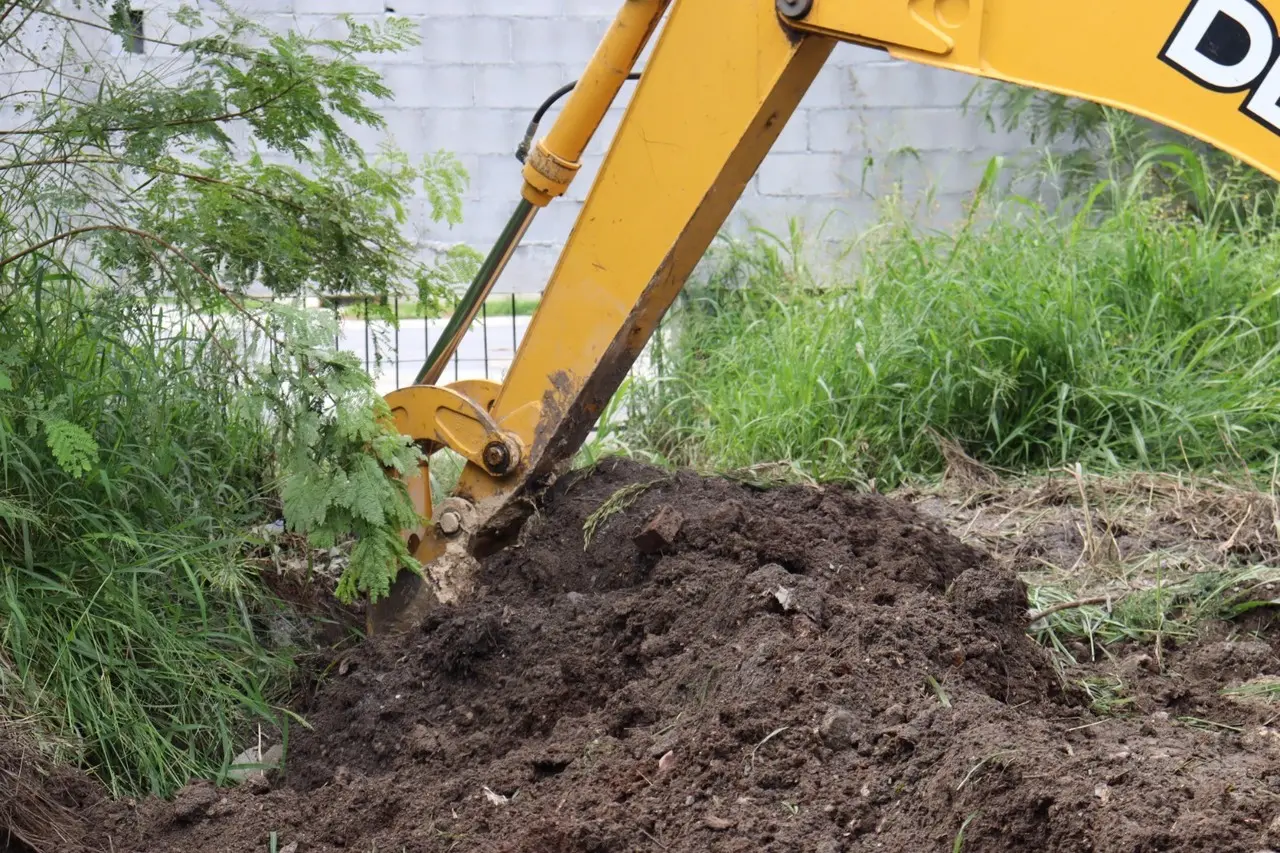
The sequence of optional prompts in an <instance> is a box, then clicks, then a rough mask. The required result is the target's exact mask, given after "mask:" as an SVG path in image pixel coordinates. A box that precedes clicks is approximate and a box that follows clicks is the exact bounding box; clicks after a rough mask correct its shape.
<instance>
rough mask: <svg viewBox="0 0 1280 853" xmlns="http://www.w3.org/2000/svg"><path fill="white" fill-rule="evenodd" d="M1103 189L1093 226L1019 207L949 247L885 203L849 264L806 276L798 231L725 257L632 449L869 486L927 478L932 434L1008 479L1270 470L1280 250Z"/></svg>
mask: <svg viewBox="0 0 1280 853" xmlns="http://www.w3.org/2000/svg"><path fill="white" fill-rule="evenodd" d="M1099 192H1100V193H1103V194H1108V195H1114V196H1117V197H1116V198H1112V199H1111V203H1109V204H1107V205H1106V206H1105V207H1104V208H1102V210H1103V212H1090V211H1091V208H1089V207H1085V208H1084V212H1082V213H1079V214H1077V215H1076V216H1075V217H1074V218H1072V217H1070V216H1067V215H1065V214H1054V213H1052V212H1050V211H1048V210H1046V209H1043V208H1041V207H1038V206H1036V205H1033V204H1030V203H1029V202H1026V201H1025V200H1021V199H1017V198H1013V197H1009V198H1005V199H1004V200H1003V201H1002V202H1001V203H1000V204H999V205H995V204H992V205H988V206H987V207H985V208H984V214H983V215H982V217H981V220H980V221H975V222H973V223H970V224H969V225H968V226H966V227H963V228H960V229H958V230H955V231H951V232H947V233H939V232H926V231H923V230H921V229H919V228H917V227H915V226H914V225H912V224H911V222H910V221H908V220H907V219H906V218H905V217H903V216H900V215H898V214H896V213H895V212H894V211H893V210H889V211H888V212H886V214H885V217H884V219H883V221H882V222H881V223H880V225H879V226H878V227H877V228H876V229H874V230H873V231H872V232H871V233H870V234H868V235H867V236H866V237H865V238H864V239H863V240H862V242H861V243H860V245H859V246H858V247H857V248H858V251H859V253H860V258H861V260H860V263H859V264H858V266H857V267H856V268H854V269H852V270H849V271H846V272H844V273H831V274H823V275H819V274H816V273H814V272H813V271H812V270H811V269H809V268H808V267H806V266H805V265H804V263H803V262H802V260H801V259H802V258H803V257H804V253H803V252H802V251H801V250H800V248H799V245H800V244H801V242H802V241H801V237H802V235H799V234H797V233H794V232H793V234H792V235H791V236H790V237H789V238H788V239H780V238H777V237H774V236H772V235H769V234H766V233H760V232H757V233H756V234H755V235H753V236H752V237H751V238H749V239H746V240H742V241H727V242H725V243H723V244H721V246H720V247H719V255H718V257H714V256H713V259H712V260H710V261H709V262H708V265H707V267H705V269H708V270H710V273H709V274H708V275H706V276H704V278H703V280H702V281H700V282H697V283H694V284H691V285H690V287H689V289H688V291H687V294H686V296H687V298H686V300H685V302H684V303H683V305H682V306H681V307H680V308H679V309H678V310H677V311H676V312H675V313H674V314H673V317H672V323H671V324H670V325H671V327H672V329H673V330H674V331H673V332H672V336H673V337H672V340H671V341H669V342H667V343H666V344H665V345H664V353H663V359H664V370H663V375H662V377H661V378H660V379H658V380H656V381H650V382H648V383H641V384H639V385H637V387H636V388H635V389H633V393H631V395H630V396H629V399H628V406H629V407H630V413H631V416H630V418H629V427H628V430H627V435H626V438H625V442H624V443H625V444H626V446H627V447H629V448H632V449H635V450H637V451H641V452H647V453H650V454H653V455H656V456H658V457H660V458H662V459H664V460H666V461H668V462H671V463H675V464H683V465H692V466H695V467H699V468H704V469H716V470H727V469H734V468H742V467H746V466H750V465H753V464H758V463H762V462H768V461H775V460H787V461H789V462H791V463H794V465H796V466H797V467H798V468H799V469H801V470H803V471H804V472H806V473H808V474H810V475H812V476H814V477H816V478H818V479H821V480H828V481H846V482H854V483H859V484H864V485H865V484H875V485H876V486H878V487H880V488H891V487H893V486H895V485H897V484H900V483H903V482H907V481H911V480H914V479H920V478H930V477H934V476H936V475H937V474H939V473H940V472H941V471H942V470H943V468H944V465H945V460H944V456H943V453H942V449H941V447H940V441H939V439H948V440H951V441H954V442H956V443H958V444H959V446H960V447H961V448H963V450H964V451H965V452H967V453H968V454H969V455H970V456H972V457H974V458H975V459H977V460H978V461H980V462H982V463H985V464H987V465H992V466H996V467H1000V468H1004V469H1010V470H1020V471H1043V470H1045V469H1047V468H1053V467H1057V466H1062V465H1065V464H1074V463H1077V462H1080V463H1083V464H1084V465H1085V467H1086V468H1088V469H1090V470H1093V471H1104V472H1105V471H1110V470H1121V469H1130V468H1141V469H1147V470H1214V469H1219V470H1231V471H1237V472H1238V471H1240V470H1242V469H1244V468H1246V467H1251V468H1254V469H1259V470H1268V469H1270V467H1271V466H1272V465H1273V464H1274V463H1275V460H1276V448H1277V446H1278V442H1277V439H1280V284H1278V282H1280V279H1278V278H1277V272H1278V271H1280V236H1278V235H1276V234H1274V233H1273V231H1272V229H1271V228H1270V223H1269V222H1268V221H1262V219H1261V218H1259V219H1257V220H1255V221H1254V222H1253V223H1252V226H1251V227H1250V228H1249V229H1248V230H1247V231H1246V232H1243V233H1242V232H1241V231H1240V230H1239V229H1233V230H1232V231H1230V232H1227V231H1223V230H1218V229H1216V228H1215V227H1213V226H1212V225H1208V224H1204V223H1203V222H1200V221H1198V220H1194V219H1190V218H1187V217H1176V216H1173V215H1171V214H1170V207H1169V206H1168V205H1167V204H1163V203H1162V202H1161V200H1159V199H1143V198H1140V197H1139V195H1138V194H1137V193H1134V192H1132V191H1131V190H1130V189H1128V188H1117V187H1114V186H1112V187H1103V188H1100V190H1099ZM1088 201H1089V200H1087V199H1086V200H1083V201H1082V202H1081V203H1087V202H1088ZM1076 209H1080V204H1077V205H1076Z"/></svg>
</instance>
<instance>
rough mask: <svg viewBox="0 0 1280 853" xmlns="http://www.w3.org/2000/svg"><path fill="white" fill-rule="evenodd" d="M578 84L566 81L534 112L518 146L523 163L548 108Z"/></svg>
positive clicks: (636, 76)
mask: <svg viewBox="0 0 1280 853" xmlns="http://www.w3.org/2000/svg"><path fill="white" fill-rule="evenodd" d="M627 79H628V80H639V79H640V72H639V71H633V72H632V73H630V74H628V75H627ZM577 85H578V81H577V80H574V81H573V82H572V83H566V84H565V85H563V86H561V87H560V88H559V89H556V90H555V91H554V92H552V93H551V96H550V97H549V98H547V99H546V100H545V101H543V102H542V106H540V107H538V109H537V112H535V113H534V114H533V118H532V119H530V121H529V127H528V128H526V129H525V132H524V139H523V140H521V142H520V145H519V146H517V148H516V159H517V160H519V161H520V162H521V163H523V162H524V161H525V160H528V159H529V149H530V148H532V147H533V138H534V137H535V136H537V135H538V125H539V124H541V123H542V119H543V118H544V117H545V116H546V114H547V110H549V109H551V108H552V107H553V106H555V103H556V101H558V100H560V99H561V98H563V97H564V96H565V95H567V94H569V93H570V92H572V91H573V90H574V88H575V87H576V86H577Z"/></svg>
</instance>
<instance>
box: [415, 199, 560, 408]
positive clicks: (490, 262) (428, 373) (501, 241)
mask: <svg viewBox="0 0 1280 853" xmlns="http://www.w3.org/2000/svg"><path fill="white" fill-rule="evenodd" d="M535 213H537V208H536V207H534V206H533V204H532V203H531V202H529V201H526V200H525V199H521V200H520V203H519V204H518V205H516V210H515V213H513V214H511V218H510V219H509V220H507V224H506V227H504V228H503V229H502V234H501V235H500V236H499V237H498V241H497V242H496V243H494V245H493V248H492V249H491V250H489V256H488V257H487V258H485V259H484V263H482V264H481V265H480V270H479V271H478V272H477V273H476V277H475V279H474V280H473V281H472V282H471V286H470V287H468V288H467V292H466V293H464V294H463V295H462V301H461V302H459V303H458V307H457V309H455V310H454V312H453V316H452V317H450V318H449V323H448V325H446V326H445V329H444V333H443V334H441V335H440V339H439V340H438V341H436V345H435V346H434V347H433V348H432V350H431V353H430V355H428V356H427V360H426V362H425V363H424V364H423V365H422V370H420V371H418V376H417V378H416V379H414V380H413V384H415V385H434V384H436V382H437V381H439V379H440V377H441V375H443V374H444V369H445V366H446V365H447V364H448V363H449V358H450V357H451V356H452V355H453V354H454V352H455V351H456V350H457V349H458V344H460V343H461V342H462V338H463V336H464V335H465V334H466V332H467V329H468V328H470V326H471V323H472V322H473V321H474V320H475V318H476V314H478V313H480V304H481V303H482V302H484V300H485V299H487V298H488V296H489V291H490V290H492V289H493V285H494V282H496V281H497V280H498V276H499V275H501V274H502V270H503V269H504V268H505V267H506V266H507V262H508V261H509V260H511V254H512V253H513V252H514V251H515V249H516V246H517V245H518V244H519V243H520V239H521V238H522V237H524V232H525V231H527V230H528V228H529V223H531V222H533V217H534V214H535Z"/></svg>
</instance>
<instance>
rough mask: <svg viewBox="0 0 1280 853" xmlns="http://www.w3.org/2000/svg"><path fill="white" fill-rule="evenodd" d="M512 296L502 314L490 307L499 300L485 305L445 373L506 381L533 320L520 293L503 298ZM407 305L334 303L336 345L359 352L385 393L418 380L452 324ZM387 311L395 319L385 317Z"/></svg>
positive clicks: (453, 376)
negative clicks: (523, 311) (525, 311)
mask: <svg viewBox="0 0 1280 853" xmlns="http://www.w3.org/2000/svg"><path fill="white" fill-rule="evenodd" d="M508 298H509V299H510V304H509V307H508V306H507V305H506V304H504V305H503V306H502V307H503V310H502V311H501V313H499V312H497V311H491V310H490V304H491V302H492V301H493V300H490V302H486V303H483V304H482V306H481V309H480V314H479V315H478V316H477V317H476V320H475V322H474V323H472V325H471V328H470V329H468V330H467V334H466V335H465V336H464V337H463V339H462V341H461V343H460V344H459V345H458V349H457V351H456V352H455V353H454V354H453V358H452V359H451V360H450V362H449V365H448V367H447V368H446V369H445V373H444V378H446V379H447V380H451V381H455V382H456V381H458V380H461V379H493V380H497V381H501V380H502V379H503V378H504V377H505V376H506V373H507V370H508V369H509V368H510V366H511V362H512V361H513V360H514V359H515V354H516V351H517V350H518V349H519V348H520V341H521V340H522V339H523V338H524V333H525V331H526V330H527V329H528V328H529V321H530V319H531V318H530V317H529V316H527V315H525V316H521V315H520V313H519V311H520V307H521V303H520V299H519V297H518V296H517V295H516V294H514V293H513V294H510V295H509V297H505V296H504V297H502V300H503V302H504V303H505V302H506V300H507V299H508ZM406 307H407V306H405V305H402V304H401V302H400V301H399V300H398V299H393V300H392V302H391V303H390V304H389V305H385V304H384V305H378V304H377V303H375V302H373V301H372V300H371V299H370V298H367V297H364V298H360V299H357V300H346V301H342V302H333V303H332V304H331V307H330V308H329V310H332V311H333V312H334V314H335V319H336V320H337V329H338V331H337V334H335V336H334V341H333V345H334V348H335V349H338V350H345V351H347V352H350V353H353V354H354V355H356V357H357V358H359V359H360V362H361V364H363V365H364V368H365V370H366V371H367V372H368V373H369V374H370V375H371V376H372V377H373V378H374V381H375V383H376V384H377V387H378V390H379V391H380V392H382V393H387V392H389V391H393V390H395V389H396V388H401V387H404V386H405V385H407V384H409V383H411V382H412V381H413V379H414V377H415V376H417V374H418V371H419V370H421V369H422V366H423V365H424V364H425V363H426V359H427V354H428V353H430V352H431V348H432V347H433V346H434V345H435V344H436V342H437V341H438V340H439V338H440V335H441V334H443V333H444V328H445V325H446V324H447V323H448V318H447V317H443V318H434V317H433V318H424V317H419V316H414V315H415V314H416V313H417V312H416V311H412V310H410V311H404V310H402V309H404V308H406ZM384 312H385V313H389V314H390V316H391V317H393V318H395V321H394V322H393V321H392V320H391V319H388V318H386V317H385V316H380V314H383V313H384Z"/></svg>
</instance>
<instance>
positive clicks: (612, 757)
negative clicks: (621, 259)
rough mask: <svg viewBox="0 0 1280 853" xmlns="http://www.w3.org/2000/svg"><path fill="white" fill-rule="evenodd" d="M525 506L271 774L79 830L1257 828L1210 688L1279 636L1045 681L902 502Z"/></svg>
mask: <svg viewBox="0 0 1280 853" xmlns="http://www.w3.org/2000/svg"><path fill="white" fill-rule="evenodd" d="M635 482H653V483H654V485H653V486H652V487H651V488H649V489H648V490H646V491H644V492H643V493H642V494H639V496H638V497H637V496H636V495H635V494H634V492H633V493H632V494H631V495H630V497H631V498H634V503H632V504H631V505H630V506H629V507H627V508H626V509H625V510H624V511H623V512H621V513H620V514H618V515H616V516H613V517H612V518H608V519H606V520H604V521H603V522H602V523H601V524H600V525H599V527H598V528H597V529H596V531H595V534H594V538H593V539H592V542H591V545H590V547H589V548H586V549H584V545H583V536H584V534H583V528H584V524H585V523H586V521H587V519H588V518H589V516H591V514H592V513H595V512H596V511H597V510H598V509H599V508H600V507H601V506H602V505H605V504H606V503H607V502H610V499H611V498H614V501H613V503H616V502H617V499H616V498H615V497H614V496H615V495H617V493H618V490H619V489H620V488H622V487H623V486H625V485H627V484H629V483H635ZM548 497H549V499H548V501H547V504H546V506H545V507H544V508H543V509H542V510H541V511H540V512H539V513H538V514H536V515H534V516H533V517H532V518H531V519H530V521H529V522H528V524H527V525H526V527H525V529H524V530H523V531H522V532H521V535H520V539H519V543H518V544H516V545H513V546H511V547H510V548H508V549H506V550H504V551H501V552H500V553H497V554H496V555H494V556H491V557H490V558H488V559H487V560H486V561H485V563H484V566H483V572H484V583H485V587H486V588H485V592H484V594H483V596H482V597H481V598H479V599H478V600H476V601H475V602H473V603H470V604H467V605H466V606H463V607H460V608H457V609H452V610H442V611H440V612H439V613H438V614H437V615H435V616H434V618H432V619H430V620H429V621H428V622H427V623H426V624H424V625H423V626H422V627H421V630H418V631H415V632H414V633H412V634H411V635H409V636H406V637H402V638H398V639H379V640H374V641H371V642H369V643H367V644H365V645H364V646H363V647H362V648H359V649H357V650H356V651H354V652H353V653H352V654H351V655H350V656H349V657H348V658H347V660H346V661H345V662H344V665H343V666H340V667H338V668H337V669H336V671H337V672H340V673H344V674H342V675H335V676H334V677H333V679H332V680H331V681H329V682H328V683H327V684H326V685H325V686H324V687H323V688H322V689H321V690H320V691H319V692H318V693H317V695H316V696H315V697H314V699H313V700H312V701H311V703H310V705H309V706H308V707H305V708H302V709H300V710H301V712H302V713H303V714H304V715H305V716H306V718H307V719H308V721H309V722H310V724H311V725H312V726H313V730H311V731H299V730H295V733H294V736H293V741H292V744H291V748H290V756H289V761H288V772H287V775H286V776H285V777H284V778H282V779H276V780H274V784H272V785H271V786H270V788H269V789H268V786H266V785H261V784H259V785H252V786H250V785H246V786H244V787H242V788H239V789H235V790H229V791H217V790H214V789H212V788H210V787H208V786H204V785H194V786H192V787H190V788H188V789H187V790H185V791H184V792H183V793H182V794H181V795H180V796H179V797H178V798H177V800H176V801H175V802H174V803H160V802H144V803H140V804H127V803H126V804H121V803H116V804H104V805H103V806H102V807H101V808H100V809H99V810H98V813H97V814H95V815H93V818H92V819H93V825H94V826H95V827H97V828H98V829H99V830H100V831H101V832H102V837H101V843H102V846H103V847H108V846H110V848H111V849H113V850H114V851H119V853H126V851H161V850H174V851H184V853H213V851H228V850H235V851H267V850H268V849H269V843H270V838H271V834H272V833H276V839H277V849H279V850H282V851H283V850H290V849H292V850H296V851H297V853H310V852H311V851H337V850H344V851H345V850H351V851H372V850H378V851H408V853H414V852H415V851H416V852H417V853H426V851H432V852H433V853H435V851H452V850H457V851H493V852H494V853H499V852H500V851H505V853H516V851H546V853H561V851H562V853H629V851H671V853H677V851H679V852H680V853H693V851H725V852H726V853H727V852H728V851H743V852H744V853H745V851H814V853H836V851H871V850H883V851H917V850H931V851H949V850H953V849H964V850H966V851H982V853H1006V852H1007V853H1012V851H1028V850H1037V851H1100V852H1101V851H1115V853H1120V851H1124V853H1136V851H1205V853H1208V851H1213V853H1236V851H1238V853H1255V851H1258V850H1261V849H1263V848H1266V847H1267V846H1269V845H1271V844H1276V843H1280V838H1275V837H1274V836H1275V835H1276V834H1277V833H1278V832H1280V822H1277V823H1276V824H1275V829H1272V824H1273V821H1275V820H1276V818H1277V816H1278V815H1280V734H1278V733H1277V732H1276V731H1275V730H1273V729H1271V728H1270V727H1269V723H1270V722H1272V720H1271V719H1270V717H1271V712H1270V710H1269V709H1268V708H1267V707H1266V706H1263V705H1250V704H1243V703H1239V702H1235V701H1232V700H1229V699H1227V698H1224V697H1222V696H1221V695H1220V688H1221V687H1222V686H1224V685H1226V684H1228V683H1237V682H1238V681H1239V680H1241V679H1243V678H1251V677H1255V676H1258V675H1262V674H1277V673H1280V658H1278V657H1277V654H1276V648H1275V647H1274V646H1272V645H1269V644H1267V643H1252V644H1251V643H1248V642H1243V641H1239V640H1237V639H1233V638H1232V637H1231V636H1224V637H1217V638H1214V639H1213V641H1212V642H1206V643H1204V644H1200V645H1197V646H1193V647H1191V648H1188V649H1182V650H1178V649H1172V648H1170V649H1166V650H1164V653H1163V654H1162V656H1161V659H1160V660H1159V661H1153V660H1152V659H1150V657H1149V656H1144V654H1143V653H1139V652H1135V653H1134V654H1133V655H1132V656H1131V657H1130V658H1129V659H1127V660H1124V661H1121V662H1120V663H1119V664H1117V665H1110V666H1111V668H1110V669H1108V670H1106V671H1105V672H1104V671H1102V670H1100V669H1097V668H1094V669H1091V670H1088V671H1083V670H1082V671H1080V672H1075V671H1072V672H1068V673H1065V675H1059V673H1058V672H1057V671H1056V670H1055V668H1054V666H1053V664H1052V662H1051V660H1050V658H1049V657H1048V655H1047V653H1046V652H1045V651H1044V650H1043V649H1041V648H1040V647H1039V646H1037V645H1036V644H1034V643H1033V642H1032V641H1031V640H1029V639H1028V638H1027V637H1026V635H1025V629H1026V621H1025V611H1026V599H1025V590H1024V589H1023V587H1022V585H1021V583H1020V582H1019V581H1018V580H1017V578H1016V577H1015V575H1014V574H1012V572H1010V571H1009V570H1008V569H1007V568H1005V567H1003V566H1002V565H1001V564H999V563H997V562H995V561H993V560H992V559H990V558H988V557H987V556H985V555H984V554H983V553H982V552H979V551H977V550H975V549H972V548H970V547H968V546H966V545H963V544H961V543H960V542H959V541H958V540H957V539H955V538H954V537H952V536H951V535H950V534H948V533H946V532H944V531H943V529H942V527H941V525H940V524H939V523H938V522H936V521H933V520H930V519H929V518H928V517H927V516H925V515H923V514H921V513H919V512H917V511H915V510H913V509H911V508H909V507H908V506H906V505H905V504H903V503H899V502H895V501H891V500H888V499H885V498H882V497H875V496H858V495H854V494H851V493H848V492H845V491H842V490H838V489H817V488H810V487H806V486H792V487H787V488H783V489H779V490H773V491H757V490H754V489H752V488H750V487H748V486H744V485H737V484H731V483H729V482H726V481H722V480H709V479H702V478H699V477H696V476H694V475H692V474H689V473H681V474H680V475H678V476H677V477H675V478H668V477H667V476H666V475H665V474H662V473H661V472H658V471H656V470H653V469H649V468H645V467H642V466H639V465H637V464H634V463H627V462H609V463H606V464H603V465H601V466H600V467H599V468H598V469H597V470H596V472H595V473H594V474H593V475H592V476H589V477H584V478H566V479H565V480H562V481H561V482H560V483H558V484H557V485H556V486H555V487H554V488H553V489H552V490H551V493H550V495H549V496H548ZM664 508H666V510H667V511H666V512H665V513H664V512H663V510H664ZM659 514H662V516H663V518H662V519H661V520H660V524H659V525H658V527H659V528H660V529H659V530H658V531H657V532H656V533H655V532H651V533H650V534H649V535H647V536H645V537H642V538H641V539H640V541H641V542H642V543H643V544H644V545H645V548H644V551H642V550H641V548H640V547H639V546H638V545H637V544H636V537H637V535H638V534H640V533H641V532H642V529H643V528H644V527H645V526H646V524H647V523H648V522H650V520H652V519H654V518H655V516H658V515H659ZM673 516H678V519H677V521H676V522H674V523H673V521H672V519H673ZM680 522H682V523H680ZM677 528H678V533H675V535H674V536H673V535H672V533H673V531H674V530H676V529H677ZM666 540H670V541H669V542H666V544H664V541H666ZM655 549H656V550H655ZM1104 674H1105V675H1114V676H1116V677H1119V678H1121V679H1123V680H1124V683H1125V684H1126V685H1127V687H1128V690H1129V693H1130V700H1131V701H1130V703H1129V704H1127V705H1125V706H1123V710H1124V711H1125V712H1126V713H1127V716H1117V715H1113V716H1099V715H1097V714H1095V713H1094V712H1093V711H1092V710H1090V708H1089V706H1088V702H1087V699H1086V698H1085V697H1084V695H1083V693H1082V692H1081V691H1080V690H1079V689H1078V688H1076V687H1064V685H1074V684H1078V683H1079V681H1080V679H1081V677H1083V676H1099V675H1104ZM961 834H962V837H961ZM295 842H296V843H297V847H295V848H290V847H289V845H291V844H293V843H295Z"/></svg>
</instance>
